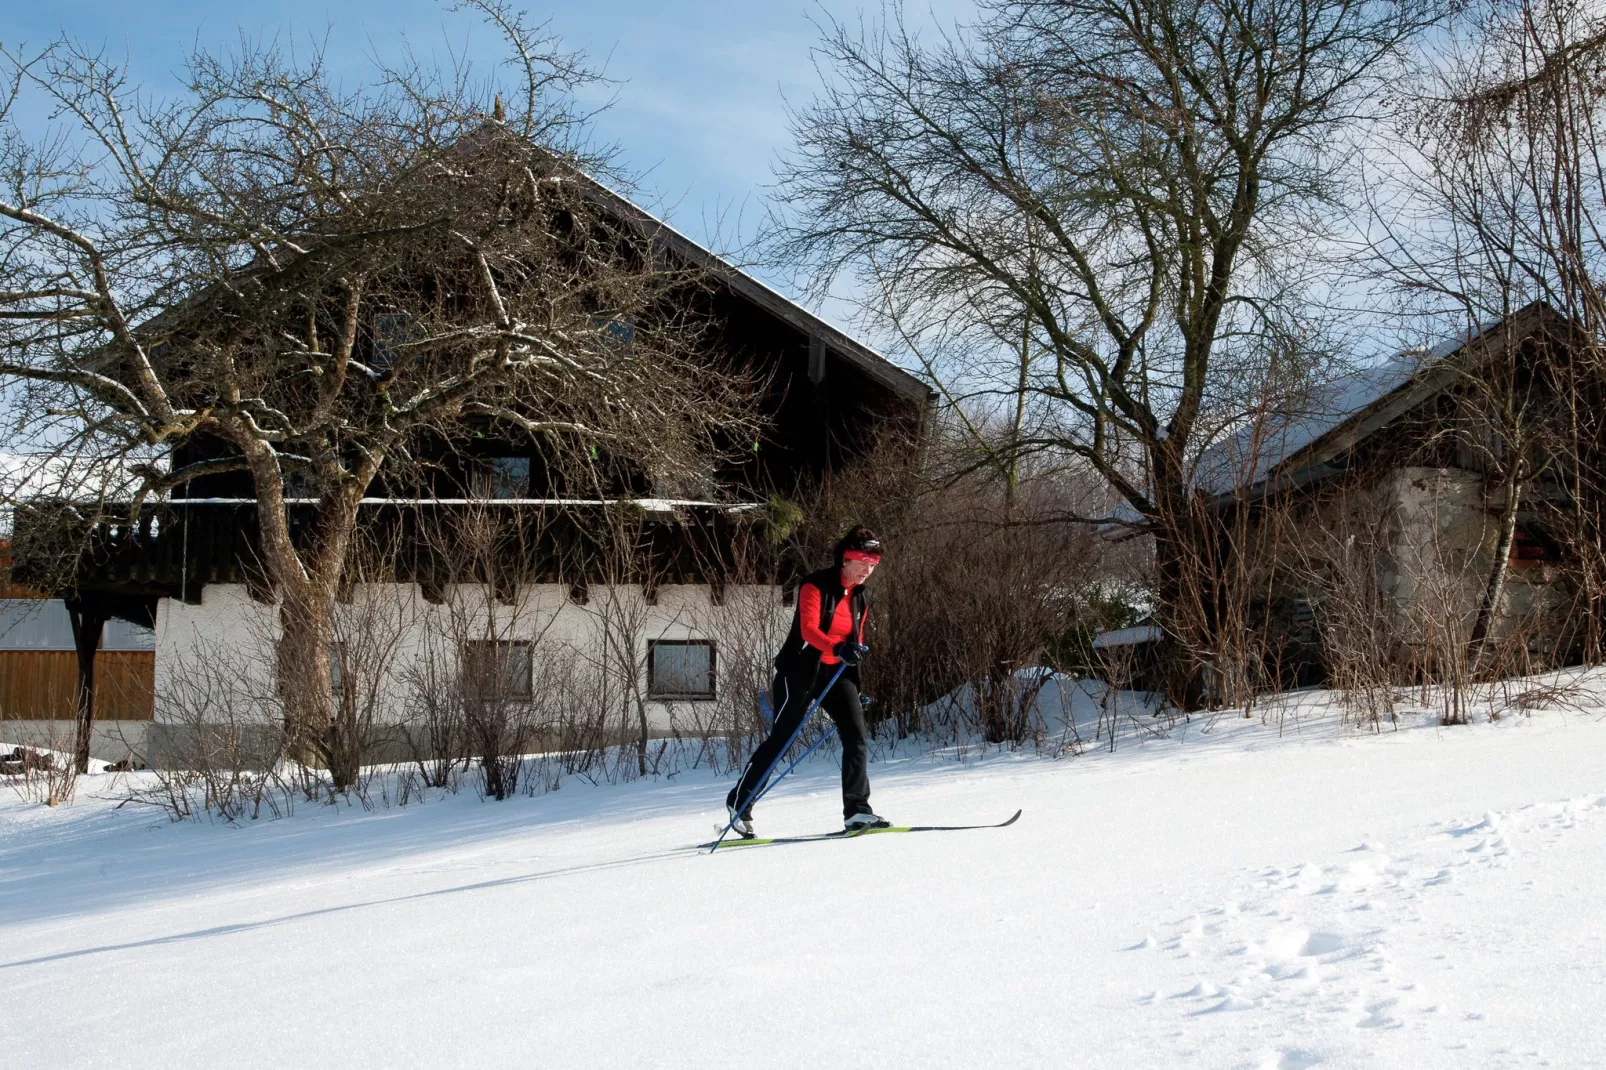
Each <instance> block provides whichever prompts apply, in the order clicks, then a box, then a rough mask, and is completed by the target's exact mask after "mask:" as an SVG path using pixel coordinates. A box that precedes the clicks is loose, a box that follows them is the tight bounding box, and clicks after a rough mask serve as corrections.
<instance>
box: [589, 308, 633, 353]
mask: <svg viewBox="0 0 1606 1070" xmlns="http://www.w3.org/2000/svg"><path fill="white" fill-rule="evenodd" d="M591 326H592V327H593V328H595V329H596V330H597V331H599V332H601V338H602V345H603V347H604V348H605V349H607V350H608V351H609V352H611V353H618V354H621V355H623V356H627V357H628V356H631V355H633V354H634V353H635V351H636V317H634V316H615V315H609V314H603V315H598V316H592V317H591Z"/></svg>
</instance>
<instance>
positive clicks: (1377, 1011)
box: [1355, 999, 1404, 1029]
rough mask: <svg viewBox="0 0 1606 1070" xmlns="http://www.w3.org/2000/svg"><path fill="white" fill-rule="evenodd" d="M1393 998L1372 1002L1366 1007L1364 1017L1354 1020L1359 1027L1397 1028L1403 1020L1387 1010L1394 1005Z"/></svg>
mask: <svg viewBox="0 0 1606 1070" xmlns="http://www.w3.org/2000/svg"><path fill="white" fill-rule="evenodd" d="M1394 1004H1395V1000H1392V999H1385V1000H1383V1001H1382V1002H1380V1003H1373V1004H1371V1005H1370V1006H1368V1007H1367V1008H1366V1017H1364V1018H1362V1019H1361V1020H1360V1021H1358V1022H1356V1023H1355V1025H1356V1027H1357V1028H1360V1029H1399V1028H1400V1027H1401V1026H1402V1025H1404V1023H1403V1022H1401V1021H1400V1020H1399V1019H1398V1018H1396V1017H1394V1016H1393V1015H1392V1014H1390V1013H1389V1011H1390V1010H1391V1009H1392V1008H1393V1007H1394Z"/></svg>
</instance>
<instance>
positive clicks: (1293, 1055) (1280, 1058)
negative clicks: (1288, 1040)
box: [1260, 1048, 1322, 1070]
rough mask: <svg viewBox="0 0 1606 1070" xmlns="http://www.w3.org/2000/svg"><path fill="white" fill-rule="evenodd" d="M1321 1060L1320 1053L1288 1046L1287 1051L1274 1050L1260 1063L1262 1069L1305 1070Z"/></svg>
mask: <svg viewBox="0 0 1606 1070" xmlns="http://www.w3.org/2000/svg"><path fill="white" fill-rule="evenodd" d="M1321 1061H1322V1057H1321V1056H1320V1055H1317V1054H1315V1053H1314V1052H1308V1051H1300V1050H1299V1049H1297V1048H1290V1049H1288V1050H1287V1051H1274V1052H1272V1053H1271V1054H1270V1055H1268V1056H1267V1057H1266V1061H1265V1062H1263V1063H1261V1064H1260V1065H1261V1068H1262V1070H1307V1068H1308V1067H1312V1066H1315V1065H1316V1064H1318V1063H1320V1062H1321Z"/></svg>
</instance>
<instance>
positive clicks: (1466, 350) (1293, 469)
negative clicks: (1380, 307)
mask: <svg viewBox="0 0 1606 1070" xmlns="http://www.w3.org/2000/svg"><path fill="white" fill-rule="evenodd" d="M1562 323H1563V321H1562V319H1561V317H1560V316H1558V315H1557V314H1556V313H1555V312H1554V311H1552V310H1551V309H1550V307H1549V306H1547V305H1545V304H1544V303H1542V302H1538V301H1536V302H1534V303H1532V304H1530V305H1527V306H1526V307H1524V308H1522V309H1520V310H1519V311H1517V312H1514V313H1512V314H1511V315H1510V316H1508V317H1506V318H1505V319H1503V320H1495V321H1491V322H1488V323H1483V324H1480V325H1478V326H1477V327H1475V328H1471V329H1468V330H1466V331H1463V332H1460V333H1457V334H1454V335H1451V336H1450V337H1448V338H1445V339H1444V340H1443V341H1441V342H1440V343H1439V344H1438V345H1436V346H1434V347H1433V348H1432V349H1428V350H1407V351H1405V352H1403V353H1400V354H1397V355H1396V356H1394V357H1392V358H1390V359H1388V360H1385V361H1383V362H1381V363H1379V364H1375V365H1371V366H1369V367H1365V368H1360V369H1357V370H1355V371H1353V372H1350V373H1349V374H1347V375H1343V376H1340V377H1339V378H1337V379H1334V380H1332V381H1331V382H1328V383H1324V384H1322V385H1320V386H1317V387H1315V388H1313V389H1312V390H1311V391H1310V392H1309V394H1308V395H1306V397H1304V398H1303V399H1302V400H1301V401H1300V402H1299V403H1298V404H1295V405H1292V406H1290V407H1288V408H1287V409H1285V410H1283V411H1280V412H1277V413H1274V414H1271V415H1269V416H1267V417H1266V418H1265V419H1263V420H1259V421H1257V422H1256V425H1255V426H1252V427H1244V428H1241V429H1239V430H1238V431H1237V432H1236V433H1235V434H1234V435H1233V436H1232V437H1230V438H1228V439H1227V440H1225V441H1223V442H1220V443H1218V444H1216V445H1213V446H1211V447H1210V448H1209V449H1207V450H1205V451H1204V453H1203V454H1202V455H1201V456H1200V458H1199V464H1198V466H1197V468H1196V469H1195V474H1194V483H1195V486H1197V487H1198V488H1199V489H1200V490H1201V491H1204V492H1205V493H1207V494H1212V495H1215V496H1216V498H1217V500H1218V501H1224V500H1225V499H1227V498H1229V497H1235V496H1237V495H1239V494H1241V493H1242V492H1244V491H1245V490H1247V491H1249V492H1250V493H1251V495H1252V496H1253V495H1258V494H1261V493H1264V492H1265V491H1266V490H1267V489H1269V488H1270V487H1271V486H1273V485H1276V484H1286V483H1294V484H1299V483H1305V482H1309V481H1310V480H1312V479H1319V478H1321V477H1322V476H1324V475H1327V474H1330V473H1331V472H1333V471H1336V469H1335V468H1333V467H1330V462H1332V461H1334V460H1335V459H1337V458H1338V457H1339V456H1340V455H1341V454H1343V453H1345V452H1347V451H1349V450H1350V449H1353V448H1354V447H1355V446H1356V445H1358V444H1360V443H1361V442H1363V441H1365V440H1367V439H1369V438H1371V437H1372V436H1373V435H1376V434H1378V433H1380V432H1382V431H1383V430H1385V429H1386V428H1388V427H1389V426H1390V425H1392V424H1393V423H1394V421H1396V420H1397V419H1399V418H1400V417H1402V416H1404V415H1405V414H1406V413H1408V412H1410V411H1412V410H1413V409H1415V408H1417V406H1419V405H1421V404H1422V403H1423V402H1425V401H1427V400H1428V399H1429V398H1431V397H1433V396H1435V395H1437V394H1439V393H1441V392H1443V391H1444V390H1446V389H1448V388H1449V387H1450V386H1452V385H1453V384H1454V383H1455V381H1456V379H1457V378H1458V377H1459V376H1461V375H1464V374H1465V373H1466V362H1465V361H1461V360H1452V358H1456V357H1458V356H1461V355H1463V354H1465V355H1469V356H1471V358H1472V359H1473V361H1476V360H1478V359H1481V357H1482V355H1483V354H1485V353H1492V352H1496V351H1497V350H1498V348H1499V347H1500V346H1501V345H1502V344H1503V343H1504V342H1506V341H1507V340H1509V339H1511V338H1512V337H1516V338H1523V337H1526V336H1528V335H1532V334H1535V333H1538V332H1539V331H1540V330H1542V329H1544V328H1545V327H1546V326H1547V325H1548V326H1560V325H1561V324H1562Z"/></svg>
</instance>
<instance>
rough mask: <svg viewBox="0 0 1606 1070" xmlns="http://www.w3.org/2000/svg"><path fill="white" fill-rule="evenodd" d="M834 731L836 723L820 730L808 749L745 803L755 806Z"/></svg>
mask: <svg viewBox="0 0 1606 1070" xmlns="http://www.w3.org/2000/svg"><path fill="white" fill-rule="evenodd" d="M835 731H836V725H834V724H833V725H830V726H829V727H827V728H826V730H825V731H824V732H821V733H820V738H819V739H816V740H815V741H814V742H813V743H810V744H809V749H808V750H806V751H804V752H803V753H802V754H799V755H798V756H797V757H796V758H793V759H792V764H791V765H789V766H787V767H786V768H785V769H783V770H781V775H780V776H778V777H776V778H775V779H774V780H772V781H770V782H769V783H768V784H765V785H764V790H762V791H760V792H759V793H758V794H757V795H755V796H753V801H752V802H750V803H748V804H747V805H748V806H757V805H758V803H759V800H760V799H762V798H764V796H766V795H768V794H769V793H770V789H771V788H773V787H774V786H775V785H777V784H779V783H780V782H781V781H783V780H785V779H786V774H787V773H790V772H791V771H792V770H794V769H796V768H797V767H798V766H800V765H802V764H803V759H805V758H807V757H808V756H809V755H811V754H813V753H814V749H815V748H816V747H818V746H819V745H820V744H821V743H824V742H825V741H826V740H828V739H830V738H831V735H832V733H834V732H835Z"/></svg>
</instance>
